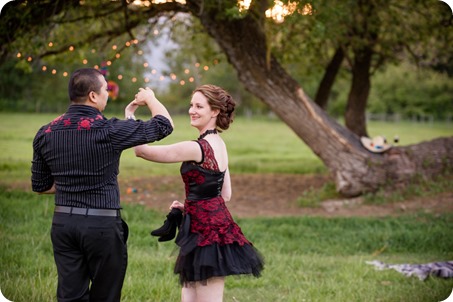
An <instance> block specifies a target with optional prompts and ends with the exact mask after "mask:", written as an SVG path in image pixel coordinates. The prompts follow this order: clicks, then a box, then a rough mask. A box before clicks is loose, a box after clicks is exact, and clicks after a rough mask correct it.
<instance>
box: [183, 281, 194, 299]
mask: <svg viewBox="0 0 453 302" xmlns="http://www.w3.org/2000/svg"><path fill="white" fill-rule="evenodd" d="M196 301H197V291H196V287H195V285H192V284H190V285H184V286H183V287H182V290H181V302H196Z"/></svg>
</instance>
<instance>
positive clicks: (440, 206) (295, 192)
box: [120, 174, 453, 218]
mask: <svg viewBox="0 0 453 302" xmlns="http://www.w3.org/2000/svg"><path fill="white" fill-rule="evenodd" d="M328 181H329V176H327V175H281V174H275V175H273V174H252V175H232V187H233V197H232V199H231V201H229V202H228V204H227V205H228V208H229V209H230V212H231V213H232V214H233V216H235V217H241V218H242V217H278V216H300V215H311V216H324V217H336V216H343V217H350V216H374V217H381V216H390V215H400V214H404V213H414V212H426V213H434V214H440V213H445V212H453V192H444V193H439V194H436V195H434V196H432V195H431V196H423V197H414V198H411V199H409V200H405V201H403V202H393V203H386V204H383V205H369V204H365V203H364V202H363V199H362V198H360V197H359V198H352V199H336V200H326V201H323V202H322V203H321V205H320V206H319V207H316V208H307V207H300V206H299V205H298V204H297V199H298V198H299V197H300V196H301V195H302V194H303V192H304V191H307V190H315V189H319V188H321V187H322V186H324V185H325V184H326V183H327V182H328ZM120 184H121V194H122V202H125V203H140V204H142V205H145V206H147V207H149V208H153V209H155V210H157V211H161V212H165V213H166V212H168V207H169V205H170V204H171V203H172V201H173V200H179V201H181V202H183V200H184V188H183V183H182V180H181V177H180V176H158V177H143V178H140V179H134V180H129V181H127V182H122V183H121V182H120Z"/></svg>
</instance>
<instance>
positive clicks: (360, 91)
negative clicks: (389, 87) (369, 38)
mask: <svg viewBox="0 0 453 302" xmlns="http://www.w3.org/2000/svg"><path fill="white" fill-rule="evenodd" d="M371 59H372V50H371V49H370V48H368V47H365V48H364V49H361V50H358V51H355V56H354V64H353V66H352V82H351V89H350V90H349V96H348V102H347V105H346V111H345V115H344V119H345V125H346V127H347V128H348V129H349V130H351V131H352V132H354V133H355V134H357V135H358V136H368V133H367V129H366V104H367V100H368V96H369V94H370V88H371V80H370V69H371Z"/></svg>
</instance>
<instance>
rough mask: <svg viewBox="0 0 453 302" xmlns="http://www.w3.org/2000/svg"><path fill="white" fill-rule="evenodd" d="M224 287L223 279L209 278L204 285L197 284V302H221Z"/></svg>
mask: <svg viewBox="0 0 453 302" xmlns="http://www.w3.org/2000/svg"><path fill="white" fill-rule="evenodd" d="M224 286H225V278H224V277H213V278H209V279H208V280H207V284H206V285H203V284H201V283H200V282H197V285H196V296H197V297H196V299H197V302H222V301H223V288H224Z"/></svg>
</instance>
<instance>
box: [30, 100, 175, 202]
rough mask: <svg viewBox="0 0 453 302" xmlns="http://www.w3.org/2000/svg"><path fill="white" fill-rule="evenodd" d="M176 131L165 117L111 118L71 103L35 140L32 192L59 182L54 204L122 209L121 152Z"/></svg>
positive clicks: (42, 189)
mask: <svg viewBox="0 0 453 302" xmlns="http://www.w3.org/2000/svg"><path fill="white" fill-rule="evenodd" d="M172 131H173V127H172V126H171V123H170V121H169V120H168V119H167V118H165V117H163V116H161V115H158V116H155V117H154V118H152V119H150V120H148V121H140V120H138V121H134V120H119V119H117V118H112V119H107V118H105V117H104V116H103V115H102V113H101V112H100V111H99V110H97V109H96V108H93V107H90V106H85V105H71V106H70V107H69V109H68V111H67V112H66V113H65V114H63V115H61V116H59V117H57V118H56V119H54V120H53V121H52V122H50V123H49V124H47V125H45V126H43V127H41V129H40V130H39V131H38V133H37V134H36V136H35V139H34V141H33V161H32V168H31V171H32V177H31V181H32V189H33V191H35V192H44V191H46V190H49V189H50V188H51V187H52V185H53V184H54V183H55V188H56V193H55V204H56V205H61V206H73V207H81V208H97V209H120V194H119V187H118V180H117V176H118V173H119V162H120V156H121V152H122V151H123V150H125V149H127V148H131V147H133V146H137V145H141V144H146V143H150V142H153V141H158V140H160V139H162V138H164V137H166V136H167V135H169V134H170V133H171V132H172Z"/></svg>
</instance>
